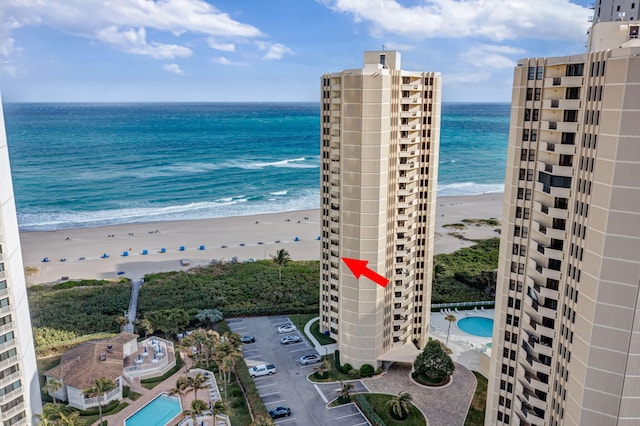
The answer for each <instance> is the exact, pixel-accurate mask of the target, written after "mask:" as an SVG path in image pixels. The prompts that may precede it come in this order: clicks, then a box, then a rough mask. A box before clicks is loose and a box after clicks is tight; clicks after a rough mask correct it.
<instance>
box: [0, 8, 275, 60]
mask: <svg viewBox="0 0 640 426" xmlns="http://www.w3.org/2000/svg"><path fill="white" fill-rule="evenodd" d="M30 25H44V26H47V27H50V28H52V29H54V30H58V31H62V32H65V33H67V34H73V35H77V36H81V37H86V38H88V39H92V40H98V41H101V42H103V43H107V44H110V45H112V46H114V47H116V48H118V49H120V50H122V51H124V52H127V53H134V54H139V55H148V56H151V57H153V58H157V59H167V58H175V57H183V56H188V55H190V54H191V50H190V49H189V48H187V47H186V46H183V45H182V46H181V45H177V44H168V43H165V42H163V41H161V40H162V39H163V38H164V39H166V38H167V37H174V38H177V37H178V36H180V35H182V34H184V33H192V34H203V35H206V36H210V37H211V36H215V37H220V38H233V39H240V40H242V39H248V38H255V37H261V36H262V35H263V34H262V33H261V31H260V30H259V29H258V28H256V27H254V26H252V25H248V24H244V23H241V22H238V21H236V20H234V19H232V18H231V17H230V16H229V15H228V14H226V13H223V12H221V11H219V10H218V9H216V8H215V7H214V6H212V5H211V4H209V3H207V2H206V1H204V0H159V1H154V0H110V1H103V0H2V1H0V57H7V56H9V55H10V54H11V49H10V48H11V42H12V41H11V40H12V38H11V35H12V31H13V30H15V29H16V28H21V27H25V26H30ZM147 29H148V30H153V31H152V33H153V34H154V37H153V38H154V39H153V40H147V35H146V34H147V32H146V30H147ZM231 45H232V44H231V43H221V46H223V47H226V48H227V49H228V48H230V46H231ZM223 50H224V49H223Z"/></svg>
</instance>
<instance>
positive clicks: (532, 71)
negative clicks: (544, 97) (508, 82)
mask: <svg viewBox="0 0 640 426" xmlns="http://www.w3.org/2000/svg"><path fill="white" fill-rule="evenodd" d="M528 71H529V73H528V74H527V80H533V79H534V78H535V76H536V67H529V70H528Z"/></svg>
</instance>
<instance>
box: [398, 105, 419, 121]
mask: <svg viewBox="0 0 640 426" xmlns="http://www.w3.org/2000/svg"><path fill="white" fill-rule="evenodd" d="M420 112H421V110H420V108H419V107H412V108H408V109H407V110H406V111H400V117H402V118H407V117H419V116H420Z"/></svg>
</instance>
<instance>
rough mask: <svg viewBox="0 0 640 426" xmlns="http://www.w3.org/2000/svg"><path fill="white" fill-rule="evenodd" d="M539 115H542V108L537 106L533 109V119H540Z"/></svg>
mask: <svg viewBox="0 0 640 426" xmlns="http://www.w3.org/2000/svg"><path fill="white" fill-rule="evenodd" d="M539 117H540V110H539V109H537V108H536V109H534V110H533V114H532V115H531V121H538V119H539Z"/></svg>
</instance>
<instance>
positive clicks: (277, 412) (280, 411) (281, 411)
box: [269, 407, 291, 419]
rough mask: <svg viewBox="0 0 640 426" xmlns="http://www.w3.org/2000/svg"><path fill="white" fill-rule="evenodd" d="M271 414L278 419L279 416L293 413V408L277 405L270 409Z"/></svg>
mask: <svg viewBox="0 0 640 426" xmlns="http://www.w3.org/2000/svg"><path fill="white" fill-rule="evenodd" d="M269 415H270V416H271V418H272V419H277V418H279V417H288V416H290V415H291V408H289V407H276V408H272V409H271V410H269Z"/></svg>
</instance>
